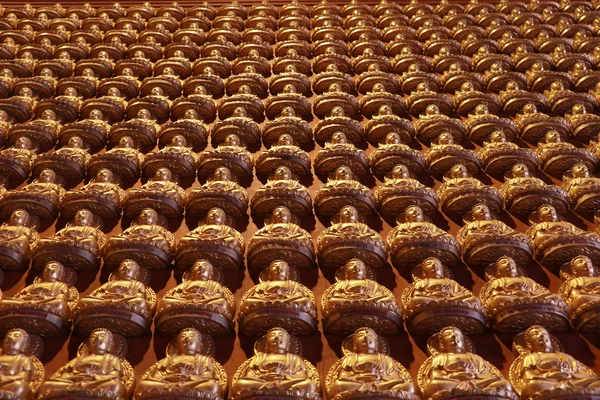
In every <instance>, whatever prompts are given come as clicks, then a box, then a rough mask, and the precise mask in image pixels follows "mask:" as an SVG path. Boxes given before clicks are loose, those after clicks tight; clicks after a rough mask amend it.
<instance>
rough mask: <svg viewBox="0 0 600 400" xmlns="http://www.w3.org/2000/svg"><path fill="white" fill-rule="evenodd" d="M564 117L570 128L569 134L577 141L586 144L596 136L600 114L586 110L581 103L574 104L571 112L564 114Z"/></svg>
mask: <svg viewBox="0 0 600 400" xmlns="http://www.w3.org/2000/svg"><path fill="white" fill-rule="evenodd" d="M565 119H566V120H567V122H568V123H569V126H570V128H571V135H573V137H574V138H575V139H577V140H578V141H581V142H583V143H586V144H587V143H590V141H593V140H595V139H596V138H597V137H598V134H597V133H598V128H599V127H600V126H599V124H600V116H598V115H597V114H595V113H591V112H588V111H587V110H586V108H585V106H584V105H583V104H582V103H577V104H575V105H574V106H573V108H571V113H570V114H565Z"/></svg>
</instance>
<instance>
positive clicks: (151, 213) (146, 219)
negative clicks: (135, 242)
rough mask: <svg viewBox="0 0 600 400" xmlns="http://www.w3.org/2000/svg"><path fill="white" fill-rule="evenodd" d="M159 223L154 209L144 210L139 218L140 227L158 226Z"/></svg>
mask: <svg viewBox="0 0 600 400" xmlns="http://www.w3.org/2000/svg"><path fill="white" fill-rule="evenodd" d="M158 222H159V216H158V213H157V212H156V210H154V209H152V208H144V209H143V210H142V211H141V212H140V215H139V217H138V223H139V224H140V225H157V224H158Z"/></svg>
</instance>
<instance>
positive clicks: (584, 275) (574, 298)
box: [558, 255, 600, 332]
mask: <svg viewBox="0 0 600 400" xmlns="http://www.w3.org/2000/svg"><path fill="white" fill-rule="evenodd" d="M561 276H562V277H563V278H564V279H565V281H564V282H563V284H562V285H561V286H560V289H559V290H558V294H559V295H560V296H561V297H562V298H563V300H564V301H565V302H566V303H567V304H568V305H569V311H570V316H571V325H572V326H573V327H574V328H575V329H577V330H578V331H580V332H596V331H597V330H598V322H599V319H598V310H597V307H598V306H599V305H600V278H599V277H598V276H597V271H596V268H595V267H594V265H593V264H592V261H591V260H590V259H589V257H587V256H583V255H579V256H576V257H575V258H573V259H572V260H571V261H570V262H569V263H567V264H565V265H564V266H563V267H562V270H561Z"/></svg>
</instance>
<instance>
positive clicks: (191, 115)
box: [183, 86, 203, 119]
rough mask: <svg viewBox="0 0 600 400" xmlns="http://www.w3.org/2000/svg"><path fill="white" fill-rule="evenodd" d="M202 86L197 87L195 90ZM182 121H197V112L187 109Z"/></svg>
mask: <svg viewBox="0 0 600 400" xmlns="http://www.w3.org/2000/svg"><path fill="white" fill-rule="evenodd" d="M199 87H203V86H197V87H196V89H198V88H199ZM183 119H198V111H196V110H195V109H193V108H188V109H187V110H185V114H183Z"/></svg>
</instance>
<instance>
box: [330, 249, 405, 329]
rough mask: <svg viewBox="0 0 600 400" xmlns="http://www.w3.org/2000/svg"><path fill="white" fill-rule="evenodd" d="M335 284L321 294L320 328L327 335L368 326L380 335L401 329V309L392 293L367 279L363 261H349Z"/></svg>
mask: <svg viewBox="0 0 600 400" xmlns="http://www.w3.org/2000/svg"><path fill="white" fill-rule="evenodd" d="M342 268H343V269H342V270H341V273H340V274H336V275H339V278H341V279H338V277H336V283H334V284H333V285H331V286H329V287H328V288H327V289H325V292H323V297H322V298H321V314H322V316H323V329H324V331H325V332H327V333H330V334H343V333H346V334H347V333H350V332H353V331H355V330H356V329H358V328H360V327H363V326H365V325H369V326H370V327H371V328H373V329H374V330H375V331H376V332H377V333H380V334H383V335H390V334H396V333H398V332H399V331H400V330H402V310H401V309H400V307H399V306H398V304H397V303H396V299H395V297H394V295H393V293H392V292H391V291H390V290H389V289H387V288H386V287H384V286H382V285H380V284H379V283H377V282H376V281H374V280H372V279H369V278H368V276H367V273H368V270H367V266H366V265H365V263H364V262H362V261H361V260H359V259H352V260H349V261H348V262H347V263H346V265H345V266H344V267H342Z"/></svg>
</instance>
